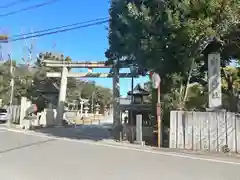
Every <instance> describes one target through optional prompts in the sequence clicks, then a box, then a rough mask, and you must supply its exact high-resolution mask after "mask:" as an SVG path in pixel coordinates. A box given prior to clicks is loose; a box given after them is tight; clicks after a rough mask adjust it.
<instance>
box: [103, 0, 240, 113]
mask: <svg viewBox="0 0 240 180" xmlns="http://www.w3.org/2000/svg"><path fill="white" fill-rule="evenodd" d="M109 14H110V24H109V49H108V50H107V51H106V57H107V58H108V63H112V62H113V60H116V59H127V60H129V61H127V62H128V63H134V64H137V65H139V66H142V67H147V69H148V70H152V71H155V72H157V73H159V74H160V76H161V79H162V81H161V93H162V100H163V102H164V106H166V107H165V108H166V109H168V110H169V109H171V108H174V109H176V108H185V109H189V108H190V107H189V106H196V107H197V106H198V107H199V108H200V107H202V105H200V104H201V103H200V102H202V100H203V99H205V100H206V97H207V94H206V93H207V92H206V85H207V81H206V79H205V77H206V74H207V54H206V51H204V50H205V47H206V46H207V45H208V44H209V43H210V42H212V41H213V40H216V41H217V42H219V43H220V44H221V46H217V45H214V47H213V48H214V50H215V51H219V52H220V53H221V57H222V60H221V61H222V62H221V64H222V66H223V67H226V66H228V65H229V63H230V62H231V60H232V59H233V58H235V59H237V58H239V57H240V48H239V47H240V46H239V45H240V40H239V33H240V31H239V29H240V28H239V22H240V18H239V17H240V1H235V0H184V1H182V0H180V1H178V0H166V1H159V0H140V1H139V0H131V1H121V0H120V1H119V0H112V1H111V6H110V9H109ZM223 76H224V74H223ZM225 80H226V79H225ZM191 83H198V84H199V85H198V87H195V86H194V87H191V89H189V91H191V90H192V89H194V88H197V89H195V90H196V91H197V93H195V95H193V93H192V92H189V93H188V94H186V93H187V86H188V85H189V84H191ZM198 88H200V89H203V90H201V91H203V92H202V93H203V95H202V96H198V95H197V94H198V93H199V92H198V90H199V89H198ZM199 97H200V99H198V98H199ZM201 98H203V99H201ZM153 101H156V98H154V97H153ZM193 102H195V103H193ZM196 103H197V104H196ZM203 107H204V106H203Z"/></svg>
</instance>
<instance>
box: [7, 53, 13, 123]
mask: <svg viewBox="0 0 240 180" xmlns="http://www.w3.org/2000/svg"><path fill="white" fill-rule="evenodd" d="M8 60H9V61H10V76H11V80H10V87H11V91H10V102H9V105H10V111H11V112H10V113H11V118H9V119H8V126H11V124H12V108H11V107H12V104H13V96H14V73H13V62H12V58H11V54H8Z"/></svg>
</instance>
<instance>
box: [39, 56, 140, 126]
mask: <svg viewBox="0 0 240 180" xmlns="http://www.w3.org/2000/svg"><path fill="white" fill-rule="evenodd" d="M42 63H43V65H44V66H46V67H56V68H62V72H47V74H46V76H47V77H55V78H61V85H60V91H59V100H58V109H57V118H56V120H57V125H61V124H62V119H63V113H64V103H65V100H66V90H67V79H68V77H75V78H113V119H114V123H116V124H117V125H118V124H120V123H121V122H120V85H119V78H130V77H132V76H133V75H132V74H131V73H119V67H117V65H115V66H107V65H105V62H82V61H81V62H76V61H74V62H66V61H60V60H51V59H42ZM68 68H88V69H93V68H112V70H111V71H110V73H93V72H88V73H82V72H69V70H68ZM134 77H136V76H134Z"/></svg>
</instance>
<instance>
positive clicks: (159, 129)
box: [157, 84, 161, 147]
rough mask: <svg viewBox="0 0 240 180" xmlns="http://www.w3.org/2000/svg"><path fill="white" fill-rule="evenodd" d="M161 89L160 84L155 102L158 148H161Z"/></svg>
mask: <svg viewBox="0 0 240 180" xmlns="http://www.w3.org/2000/svg"><path fill="white" fill-rule="evenodd" d="M160 90H161V87H160V84H159V86H158V89H157V91H158V95H157V96H158V100H157V130H158V147H161V99H160V95H161V91H160Z"/></svg>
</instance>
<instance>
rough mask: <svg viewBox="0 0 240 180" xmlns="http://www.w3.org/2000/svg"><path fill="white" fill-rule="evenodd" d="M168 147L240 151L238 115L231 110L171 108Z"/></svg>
mask: <svg viewBox="0 0 240 180" xmlns="http://www.w3.org/2000/svg"><path fill="white" fill-rule="evenodd" d="M169 147H170V148H178V149H188V150H202V151H217V152H222V151H223V148H224V147H225V148H226V147H227V149H229V150H230V151H232V152H236V153H239V152H240V116H239V115H236V114H235V113H231V112H186V111H185V112H184V111H171V116H170V141H169Z"/></svg>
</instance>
